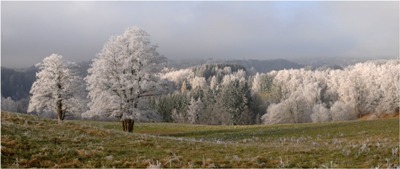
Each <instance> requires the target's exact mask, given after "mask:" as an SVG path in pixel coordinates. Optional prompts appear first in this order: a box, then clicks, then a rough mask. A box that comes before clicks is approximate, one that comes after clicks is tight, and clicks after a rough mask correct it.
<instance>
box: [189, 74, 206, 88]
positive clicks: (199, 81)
mask: <svg viewBox="0 0 400 169" xmlns="http://www.w3.org/2000/svg"><path fill="white" fill-rule="evenodd" d="M190 85H191V86H192V89H197V88H198V89H203V88H205V87H206V86H207V82H206V79H205V78H204V77H194V78H193V79H191V80H190Z"/></svg>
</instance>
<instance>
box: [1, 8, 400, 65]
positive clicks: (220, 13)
mask: <svg viewBox="0 0 400 169" xmlns="http://www.w3.org/2000/svg"><path fill="white" fill-rule="evenodd" d="M134 25H135V26H139V27H141V28H144V29H145V30H146V31H147V32H148V33H149V34H150V35H151V39H152V42H153V43H154V44H157V45H158V46H159V48H158V51H159V53H161V54H162V55H164V56H166V57H167V58H172V59H180V58H216V59H270V58H300V57H338V56H340V57H361V56H362V57H393V58H396V57H398V55H399V2H396V1H392V2H321V1H315V2H279V1H268V2H4V1H3V2H1V34H2V35H1V65H2V66H6V67H27V66H31V65H34V64H36V63H39V62H41V61H42V60H43V58H44V57H46V56H49V55H50V54H52V53H58V54H61V55H63V56H64V59H66V60H71V61H76V62H80V61H88V60H91V59H93V58H94V57H95V56H96V54H97V53H99V52H100V50H101V48H102V47H103V45H104V43H105V42H106V41H107V40H108V39H109V38H110V36H112V35H119V34H122V33H123V31H124V30H125V29H126V28H127V27H129V26H134Z"/></svg>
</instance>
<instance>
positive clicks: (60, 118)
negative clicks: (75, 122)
mask: <svg viewBox="0 0 400 169" xmlns="http://www.w3.org/2000/svg"><path fill="white" fill-rule="evenodd" d="M57 117H58V123H61V122H62V121H63V120H64V117H65V114H64V112H63V110H62V102H61V100H59V101H57Z"/></svg>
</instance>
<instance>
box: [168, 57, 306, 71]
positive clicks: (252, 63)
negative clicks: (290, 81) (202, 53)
mask: <svg viewBox="0 0 400 169" xmlns="http://www.w3.org/2000/svg"><path fill="white" fill-rule="evenodd" d="M203 64H231V65H241V66H243V67H245V68H246V70H247V71H251V72H260V73H261V72H263V73H266V72H270V71H272V70H283V69H298V68H302V67H304V66H303V65H301V64H298V63H296V62H292V61H289V60H286V59H271V60H255V59H249V60H213V59H207V60H205V59H183V60H174V59H170V60H168V66H169V67H174V68H177V69H182V68H188V67H193V66H200V65H203Z"/></svg>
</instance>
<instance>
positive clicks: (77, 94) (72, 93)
mask: <svg viewBox="0 0 400 169" xmlns="http://www.w3.org/2000/svg"><path fill="white" fill-rule="evenodd" d="M36 66H37V67H38V68H39V72H38V73H36V81H35V82H34V83H33V85H32V88H31V91H30V94H31V99H30V101H29V106H28V112H37V113H45V112H55V113H56V114H57V117H58V120H59V122H61V121H62V120H64V118H65V117H66V116H67V114H68V115H78V114H80V113H81V112H82V111H84V109H85V104H84V102H85V101H84V99H83V98H84V96H82V94H83V93H85V91H84V85H83V80H82V78H81V77H79V76H78V74H77V72H76V71H75V70H74V66H75V64H74V63H72V62H65V61H62V56H61V55H57V54H52V55H50V56H48V57H46V58H44V59H43V63H39V64H37V65H36Z"/></svg>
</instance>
